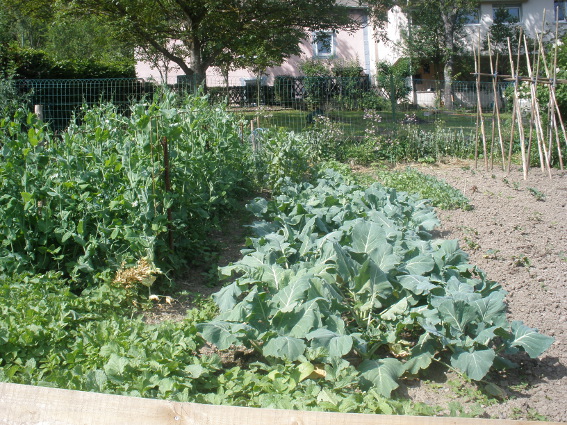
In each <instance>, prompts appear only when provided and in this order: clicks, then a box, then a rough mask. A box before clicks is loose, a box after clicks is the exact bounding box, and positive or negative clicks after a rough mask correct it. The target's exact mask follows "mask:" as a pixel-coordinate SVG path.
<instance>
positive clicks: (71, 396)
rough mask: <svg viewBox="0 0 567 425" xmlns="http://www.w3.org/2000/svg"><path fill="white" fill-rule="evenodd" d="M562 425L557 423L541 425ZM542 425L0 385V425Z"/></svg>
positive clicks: (498, 420) (536, 424)
mask: <svg viewBox="0 0 567 425" xmlns="http://www.w3.org/2000/svg"><path fill="white" fill-rule="evenodd" d="M544 423H545V425H560V423H559V422H544ZM108 424H121V425H129V424H136V425H146V424H148V425H150V424H151V425H164V424H175V425H181V424H186V425H542V423H541V422H533V421H513V420H507V419H506V420H500V419H470V418H448V417H429V416H393V415H369V414H354V413H327V412H304V411H293V410H275V409H255V408H249V407H231V406H213V405H205V404H196V403H180V402H173V401H167V400H152V399H144V398H136V397H126V396H118V395H110V394H98V393H88V392H82V391H71V390H62V389H55V388H46V387H34V386H29V385H19V384H6V383H1V384H0V425H108Z"/></svg>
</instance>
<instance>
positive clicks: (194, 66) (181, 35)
mask: <svg viewBox="0 0 567 425" xmlns="http://www.w3.org/2000/svg"><path fill="white" fill-rule="evenodd" d="M68 1H69V2H70V4H72V5H73V6H74V8H75V10H77V11H80V12H81V13H84V14H98V15H101V16H104V17H105V20H106V21H107V22H109V23H112V24H113V25H114V26H115V28H116V30H117V32H118V33H119V34H120V36H121V37H122V39H125V40H130V41H131V42H132V43H134V44H135V45H137V46H140V47H144V48H145V49H146V50H148V51H151V50H153V51H155V52H159V53H161V54H162V55H163V56H164V57H165V58H167V59H168V60H169V61H171V62H174V63H175V64H177V65H178V66H179V67H180V68H181V70H182V71H183V72H184V73H185V74H186V75H188V76H196V77H197V79H198V81H201V79H202V78H203V77H204V75H205V73H206V71H207V69H208V68H209V67H211V66H213V65H216V64H217V63H218V62H219V61H220V59H221V57H222V59H223V60H222V62H223V64H224V65H225V66H226V63H227V61H226V55H227V54H229V55H230V56H231V57H232V58H234V61H235V62H236V61H239V60H249V59H252V58H254V57H256V59H260V58H261V59H262V61H263V62H264V63H265V64H276V63H281V62H283V60H284V59H286V58H287V57H289V56H291V55H293V54H299V53H300V46H299V43H300V41H301V40H302V39H303V38H305V37H307V36H308V35H309V32H310V31H319V30H338V29H347V30H354V29H356V28H359V27H360V26H361V25H362V24H363V23H362V22H358V21H356V20H353V19H352V18H351V17H350V16H349V14H348V8H347V7H345V6H342V5H341V4H340V1H338V0H286V1H281V0H120V1H116V0H68ZM173 40H175V42H172V41H173Z"/></svg>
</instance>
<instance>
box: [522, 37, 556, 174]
mask: <svg viewBox="0 0 567 425" xmlns="http://www.w3.org/2000/svg"><path fill="white" fill-rule="evenodd" d="M524 48H525V49H526V59H527V65H528V74H529V76H530V77H533V75H534V73H533V71H532V66H531V64H530V58H529V51H528V42H527V39H526V36H525V35H524ZM530 93H531V96H532V114H535V126H536V136H537V147H538V152H539V159H540V167H541V171H542V172H543V173H545V171H546V170H547V171H548V173H549V177H551V170H550V165H549V161H548V154H547V148H546V146H545V134H544V131H543V125H542V121H541V114H540V109H539V101H538V99H537V87H536V82H535V81H532V82H531V84H530Z"/></svg>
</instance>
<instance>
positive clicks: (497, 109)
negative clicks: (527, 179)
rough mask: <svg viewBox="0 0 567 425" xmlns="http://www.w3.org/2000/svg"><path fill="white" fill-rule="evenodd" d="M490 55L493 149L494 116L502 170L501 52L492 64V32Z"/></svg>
mask: <svg viewBox="0 0 567 425" xmlns="http://www.w3.org/2000/svg"><path fill="white" fill-rule="evenodd" d="M488 56H489V57H490V72H491V73H492V92H493V96H494V110H493V115H492V149H491V161H492V151H493V150H494V118H496V125H497V127H498V142H499V144H500V153H501V154H502V170H504V168H505V155H504V139H503V138H502V124H501V119H500V118H501V117H500V96H498V87H497V80H498V58H499V54H498V53H496V64H495V66H493V65H492V47H491V45H490V34H488Z"/></svg>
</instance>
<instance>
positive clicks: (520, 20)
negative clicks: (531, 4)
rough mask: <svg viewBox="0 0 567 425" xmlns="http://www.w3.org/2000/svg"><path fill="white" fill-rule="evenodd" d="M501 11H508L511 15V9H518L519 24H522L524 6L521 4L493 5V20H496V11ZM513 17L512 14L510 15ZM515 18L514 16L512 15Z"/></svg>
mask: <svg viewBox="0 0 567 425" xmlns="http://www.w3.org/2000/svg"><path fill="white" fill-rule="evenodd" d="M499 9H505V10H508V13H509V14H510V12H509V11H510V9H518V23H519V22H522V4H521V3H506V4H492V19H494V18H495V14H496V11H497V10H499ZM510 15H511V14H510ZM511 16H513V15H511Z"/></svg>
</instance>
